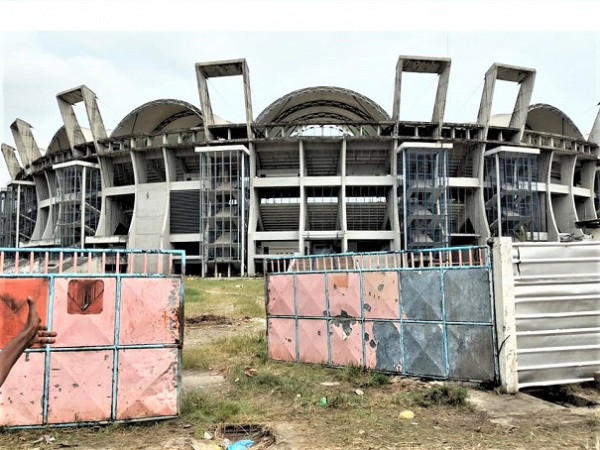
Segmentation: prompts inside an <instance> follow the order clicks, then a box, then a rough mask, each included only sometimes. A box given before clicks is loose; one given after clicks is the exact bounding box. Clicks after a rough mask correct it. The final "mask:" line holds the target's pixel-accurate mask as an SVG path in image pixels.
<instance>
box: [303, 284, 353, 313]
mask: <svg viewBox="0 0 600 450" xmlns="http://www.w3.org/2000/svg"><path fill="white" fill-rule="evenodd" d="M302 276H304V274H302ZM327 293H328V295H329V314H330V315H331V316H334V317H335V316H349V317H360V315H361V305H360V278H359V276H358V274H357V273H334V274H327Z"/></svg>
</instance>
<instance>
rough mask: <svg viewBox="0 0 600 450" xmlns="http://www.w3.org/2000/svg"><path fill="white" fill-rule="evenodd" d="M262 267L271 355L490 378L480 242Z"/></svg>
mask: <svg viewBox="0 0 600 450" xmlns="http://www.w3.org/2000/svg"><path fill="white" fill-rule="evenodd" d="M267 267H268V269H269V272H270V273H269V274H268V275H267V288H266V289H267V322H268V349H269V356H270V357H271V358H273V359H276V360H283V361H302V362H310V363H320V364H326V365H329V366H345V365H356V366H361V367H364V368H369V369H375V370H379V371H383V372H390V373H398V374H404V375H414V376H423V377H431V378H441V379H458V380H473V381H487V380H495V379H496V378H497V361H496V357H495V355H496V340H495V329H494V326H493V324H494V308H493V304H492V296H491V289H490V257H489V252H488V249H487V248H486V247H457V248H443V249H435V250H427V251H410V252H398V253H363V254H343V255H326V256H308V257H286V258H273V259H270V260H268V261H267Z"/></svg>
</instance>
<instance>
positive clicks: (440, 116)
mask: <svg viewBox="0 0 600 450" xmlns="http://www.w3.org/2000/svg"><path fill="white" fill-rule="evenodd" d="M450 64H451V60H450V58H431V57H423V56H406V55H401V56H400V57H399V58H398V63H397V64H396V87H395V91H394V107H393V116H392V119H393V120H395V121H399V120H400V109H401V103H402V92H401V91H402V73H403V72H412V73H432V74H437V75H438V76H439V78H438V85H437V90H436V94H435V103H434V105H433V112H432V115H431V121H432V122H433V123H436V124H437V125H438V127H437V130H436V137H439V136H440V133H441V129H442V124H443V123H444V112H445V110H446V99H447V97H448V82H449V80H450Z"/></svg>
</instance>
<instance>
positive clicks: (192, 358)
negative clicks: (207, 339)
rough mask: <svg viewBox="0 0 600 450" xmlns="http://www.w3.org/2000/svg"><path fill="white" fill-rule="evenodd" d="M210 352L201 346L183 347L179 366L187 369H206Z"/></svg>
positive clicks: (209, 359)
mask: <svg viewBox="0 0 600 450" xmlns="http://www.w3.org/2000/svg"><path fill="white" fill-rule="evenodd" d="M210 362H211V358H210V354H209V353H208V352H207V351H206V350H205V349H204V348H202V347H184V348H183V360H182V365H181V367H182V368H183V370H187V369H205V370H206V369H208V368H209V367H210Z"/></svg>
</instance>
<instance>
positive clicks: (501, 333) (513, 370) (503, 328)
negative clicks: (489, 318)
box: [492, 237, 519, 394]
mask: <svg viewBox="0 0 600 450" xmlns="http://www.w3.org/2000/svg"><path fill="white" fill-rule="evenodd" d="M512 250H513V247H512V240H511V238H509V237H500V238H494V239H493V243H492V279H493V284H494V305H495V311H496V336H497V339H498V368H499V370H500V383H501V385H502V387H503V388H504V390H505V391H506V392H508V393H511V394H514V393H516V392H518V391H519V376H518V373H517V326H516V317H515V294H514V288H515V283H514V276H513V261H512Z"/></svg>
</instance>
